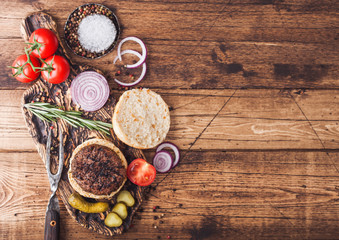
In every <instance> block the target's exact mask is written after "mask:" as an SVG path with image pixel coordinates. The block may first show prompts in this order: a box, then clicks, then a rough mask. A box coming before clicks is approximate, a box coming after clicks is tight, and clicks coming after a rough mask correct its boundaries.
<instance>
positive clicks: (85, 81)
mask: <svg viewBox="0 0 339 240" xmlns="http://www.w3.org/2000/svg"><path fill="white" fill-rule="evenodd" d="M71 96H72V100H73V101H74V103H76V104H79V105H80V107H81V108H82V109H83V110H85V111H96V110H98V109H100V108H102V107H103V106H104V105H105V103H106V102H107V100H108V97H109V86H108V83H107V80H106V78H105V77H104V76H102V75H101V74H99V73H97V72H94V71H86V72H82V73H80V74H79V75H78V76H76V77H75V78H74V79H73V81H72V84H71Z"/></svg>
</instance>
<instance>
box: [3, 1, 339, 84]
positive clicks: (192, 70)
mask: <svg viewBox="0 0 339 240" xmlns="http://www.w3.org/2000/svg"><path fill="white" fill-rule="evenodd" d="M80 4H81V1H72V2H66V1H63V2H62V3H60V2H58V3H56V2H55V3H50V4H49V5H46V4H44V3H43V2H34V4H32V5H30V4H27V2H19V3H16V2H6V5H7V6H6V7H5V8H4V11H3V12H2V13H0V28H1V29H3V31H2V32H1V33H0V38H1V40H0V45H1V46H2V48H1V55H0V61H2V62H4V63H6V64H3V65H1V67H0V69H1V71H0V72H1V74H0V79H1V80H0V83H1V87H0V88H2V89H8V88H10V89H14V88H18V89H24V88H26V85H24V84H21V83H18V82H16V81H13V80H11V79H10V78H9V77H8V76H9V71H8V69H6V68H5V66H6V65H9V64H11V63H12V61H13V60H14V58H13V56H16V55H19V54H21V53H22V48H23V43H22V41H21V40H20V32H19V24H20V21H21V18H23V17H25V15H26V14H27V13H28V12H32V11H36V10H41V9H44V10H46V11H47V12H48V13H50V14H52V15H53V16H55V18H56V19H58V21H57V23H58V31H59V33H61V35H62V36H63V34H62V33H63V25H64V22H65V20H66V18H67V16H68V14H69V12H71V10H72V9H74V8H75V7H76V6H78V5H80ZM107 5H108V6H109V7H111V8H112V9H116V13H117V15H118V18H119V20H120V22H121V24H122V28H123V34H122V37H124V36H131V35H136V36H138V37H140V38H142V39H144V40H145V42H146V44H147V46H148V48H149V58H148V64H149V71H148V74H147V78H146V80H145V81H143V83H142V84H141V86H144V87H146V86H148V87H153V88H176V87H181V88H239V87H248V88H253V87H255V88H257V87H264V88H286V87H288V88H333V87H335V88H338V83H337V82H338V81H336V80H337V79H338V76H339V73H338V60H339V59H338V49H337V47H336V46H337V41H336V39H337V36H336V32H337V31H336V29H337V28H338V21H337V15H336V10H338V9H339V6H338V4H335V1H327V2H325V3H318V1H315V0H313V1H285V2H280V1H278V2H276V1H257V2H253V1H246V2H242V1H235V2H233V1H232V2H230V3H229V4H227V3H225V2H224V1H222V2H219V3H216V2H214V1H211V2H195V3H192V2H185V1H184V2H180V1H178V2H176V3H173V4H168V3H166V2H156V1H151V2H146V1H143V2H139V1H134V2H128V3H127V2H116V3H114V4H112V5H111V4H107ZM131 6H132V7H131ZM14 7H15V9H16V15H15V16H13V14H12V12H11V9H13V8H14ZM222 10H223V11H222ZM131 16H133V17H131ZM168 22H170V24H171V25H170V26H167V25H166V24H167V23H168ZM164 28H166V31H164V30H163V29H164ZM9 39H10V41H9ZM71 56H72V58H74V59H75V60H76V61H77V62H79V63H81V64H83V63H86V64H88V63H90V64H91V65H93V66H94V67H98V68H99V69H101V70H103V71H104V72H106V73H107V75H109V76H110V77H113V75H112V74H111V73H112V71H113V67H112V60H113V58H114V54H110V55H109V56H107V57H104V58H102V59H99V60H96V61H88V60H84V59H81V58H80V57H76V56H75V55H74V54H72V55H71ZM169 72H170V73H171V74H168V73H169Z"/></svg>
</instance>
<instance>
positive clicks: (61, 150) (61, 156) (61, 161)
mask: <svg viewBox="0 0 339 240" xmlns="http://www.w3.org/2000/svg"><path fill="white" fill-rule="evenodd" d="M59 135H60V138H59V168H58V172H57V174H56V175H57V179H60V176H61V172H62V168H63V164H64V144H63V134H62V129H61V127H60V128H59Z"/></svg>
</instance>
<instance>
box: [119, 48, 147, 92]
mask: <svg viewBox="0 0 339 240" xmlns="http://www.w3.org/2000/svg"><path fill="white" fill-rule="evenodd" d="M127 53H129V54H133V55H135V56H137V57H138V58H141V55H140V53H138V52H137V51H134V50H124V51H122V52H121V56H122V55H125V54H127ZM118 59H119V56H116V57H115V59H114V60H113V64H115V63H116V62H117V60H118ZM120 61H121V60H120ZM145 74H146V63H143V64H142V71H141V74H140V76H139V78H138V79H137V80H135V81H134V82H132V83H123V82H121V81H119V80H118V79H116V78H114V81H115V82H116V83H118V84H120V85H121V86H123V87H133V86H134V85H137V84H138V83H139V82H141V80H142V79H143V78H144V77H145Z"/></svg>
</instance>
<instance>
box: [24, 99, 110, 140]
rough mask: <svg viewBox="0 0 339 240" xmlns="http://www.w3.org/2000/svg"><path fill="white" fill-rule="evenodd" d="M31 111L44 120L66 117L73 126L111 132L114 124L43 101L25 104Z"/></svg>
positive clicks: (52, 120) (51, 120) (50, 120)
mask: <svg viewBox="0 0 339 240" xmlns="http://www.w3.org/2000/svg"><path fill="white" fill-rule="evenodd" d="M24 107H26V108H27V109H28V110H29V111H31V112H32V113H33V114H34V115H35V116H37V117H38V118H40V119H41V120H43V121H47V122H54V121H56V120H57V118H61V119H64V120H65V121H66V122H67V123H68V124H70V125H71V126H73V127H75V128H78V127H85V128H88V129H91V130H97V131H100V132H104V133H106V134H110V132H109V129H110V128H112V124H110V123H105V122H101V121H94V120H90V119H85V118H82V117H81V114H82V113H81V112H78V111H64V110H62V109H60V108H59V107H58V106H55V105H51V104H49V103H43V102H32V103H26V104H25V105H24Z"/></svg>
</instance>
